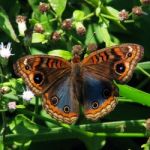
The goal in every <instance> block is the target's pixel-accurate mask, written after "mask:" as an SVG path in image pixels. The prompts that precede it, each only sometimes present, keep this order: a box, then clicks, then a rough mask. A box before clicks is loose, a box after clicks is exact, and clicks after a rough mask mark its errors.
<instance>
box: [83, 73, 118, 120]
mask: <svg viewBox="0 0 150 150" xmlns="http://www.w3.org/2000/svg"><path fill="white" fill-rule="evenodd" d="M117 96H118V89H117V87H116V86H115V85H114V84H113V83H112V81H110V80H108V79H106V78H103V77H102V78H101V77H100V76H99V77H97V76H94V75H91V74H90V73H88V72H84V76H83V107H84V114H85V116H86V118H88V119H91V120H97V119H98V118H101V117H103V116H104V115H106V114H108V113H109V112H111V111H112V110H113V109H114V108H115V106H116V104H117V100H116V98H117Z"/></svg>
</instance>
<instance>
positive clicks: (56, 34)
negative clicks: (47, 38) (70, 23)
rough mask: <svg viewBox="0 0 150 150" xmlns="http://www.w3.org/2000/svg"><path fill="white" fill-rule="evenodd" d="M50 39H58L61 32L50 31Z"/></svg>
mask: <svg viewBox="0 0 150 150" xmlns="http://www.w3.org/2000/svg"><path fill="white" fill-rule="evenodd" d="M51 39H52V40H53V41H59V40H60V39H61V33H60V32H58V31H55V32H53V33H52V36H51Z"/></svg>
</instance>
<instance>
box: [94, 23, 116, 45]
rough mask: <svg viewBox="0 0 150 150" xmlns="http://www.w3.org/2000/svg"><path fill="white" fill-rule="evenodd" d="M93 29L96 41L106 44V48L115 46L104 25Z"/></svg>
mask: <svg viewBox="0 0 150 150" xmlns="http://www.w3.org/2000/svg"><path fill="white" fill-rule="evenodd" d="M94 29H95V34H96V37H97V39H98V40H99V41H100V42H103V41H104V42H105V43H106V47H109V46H112V45H115V43H113V42H112V41H111V37H110V34H109V32H108V28H107V27H106V26H105V25H103V24H100V25H95V26H94Z"/></svg>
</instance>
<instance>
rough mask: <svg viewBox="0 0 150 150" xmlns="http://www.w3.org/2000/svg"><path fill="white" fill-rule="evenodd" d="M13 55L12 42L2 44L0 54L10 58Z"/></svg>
mask: <svg viewBox="0 0 150 150" xmlns="http://www.w3.org/2000/svg"><path fill="white" fill-rule="evenodd" d="M11 55H14V54H11V43H8V44H7V45H4V44H3V43H1V44H0V56H1V57H3V58H7V59H8V58H9V57H10V56H11Z"/></svg>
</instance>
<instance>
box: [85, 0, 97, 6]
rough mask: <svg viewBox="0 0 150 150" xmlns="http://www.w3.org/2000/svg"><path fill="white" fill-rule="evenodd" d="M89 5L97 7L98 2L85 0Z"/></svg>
mask: <svg viewBox="0 0 150 150" xmlns="http://www.w3.org/2000/svg"><path fill="white" fill-rule="evenodd" d="M86 1H87V2H88V3H89V4H90V5H92V6H94V7H97V6H98V4H99V3H100V1H99V0H86Z"/></svg>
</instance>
